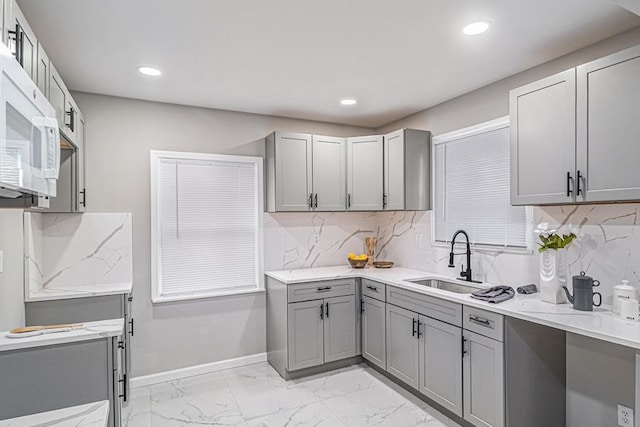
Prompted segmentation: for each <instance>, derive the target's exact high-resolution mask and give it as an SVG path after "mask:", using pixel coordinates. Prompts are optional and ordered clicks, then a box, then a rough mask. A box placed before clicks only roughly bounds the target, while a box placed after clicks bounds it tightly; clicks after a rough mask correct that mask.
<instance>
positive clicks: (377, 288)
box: [362, 279, 387, 302]
mask: <svg viewBox="0 0 640 427" xmlns="http://www.w3.org/2000/svg"><path fill="white" fill-rule="evenodd" d="M386 287H387V285H385V284H384V283H380V282H374V281H373V280H369V279H362V295H366V296H368V297H371V298H374V299H377V300H378V301H382V302H385V301H386V300H387V294H386Z"/></svg>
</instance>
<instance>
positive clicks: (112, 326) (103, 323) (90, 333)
mask: <svg viewBox="0 0 640 427" xmlns="http://www.w3.org/2000/svg"><path fill="white" fill-rule="evenodd" d="M6 333H7V331H3V332H0V352H3V351H13V350H23V349H28V348H35V347H45V346H51V345H57V344H67V343H74V342H80V341H89V340H95V339H101V338H109V337H117V336H120V335H122V334H123V333H124V319H122V318H120V319H109V320H100V321H97V322H84V328H82V329H74V330H72V331H69V332H55V333H51V334H42V335H36V336H32V337H25V338H7V336H6Z"/></svg>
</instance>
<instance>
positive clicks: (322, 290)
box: [318, 286, 331, 292]
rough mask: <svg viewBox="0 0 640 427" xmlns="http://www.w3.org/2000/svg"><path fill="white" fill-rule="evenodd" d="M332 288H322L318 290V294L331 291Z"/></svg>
mask: <svg viewBox="0 0 640 427" xmlns="http://www.w3.org/2000/svg"><path fill="white" fill-rule="evenodd" d="M330 290H331V286H324V287H322V288H318V292H324V291H330Z"/></svg>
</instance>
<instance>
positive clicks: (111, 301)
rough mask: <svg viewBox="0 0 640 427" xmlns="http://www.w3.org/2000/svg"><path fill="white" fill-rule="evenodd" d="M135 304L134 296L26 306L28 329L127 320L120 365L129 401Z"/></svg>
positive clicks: (105, 297) (41, 302) (64, 300)
mask: <svg viewBox="0 0 640 427" xmlns="http://www.w3.org/2000/svg"><path fill="white" fill-rule="evenodd" d="M132 301H133V298H132V297H131V295H130V294H119V295H102V296H97V297H88V298H71V299H60V300H51V301H37V302H27V303H25V322H26V325H27V326H35V325H51V324H60V323H82V322H93V321H97V320H108V319H117V318H123V319H124V321H125V325H124V329H125V330H124V336H123V337H121V338H122V339H121V342H120V343H119V347H120V348H121V349H122V350H123V351H122V352H121V356H120V357H121V359H122V360H121V361H120V363H121V368H122V369H121V370H122V376H123V378H122V379H123V383H122V384H123V387H124V389H123V395H124V396H123V398H124V400H125V401H127V400H128V399H129V391H130V386H129V380H130V372H131V336H133V333H134V329H133V316H132V312H131V302H132Z"/></svg>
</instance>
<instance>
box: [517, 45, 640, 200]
mask: <svg viewBox="0 0 640 427" xmlns="http://www.w3.org/2000/svg"><path fill="white" fill-rule="evenodd" d="M638 75H640V46H636V47H632V48H630V49H626V50H623V51H621V52H618V53H615V54H613V55H609V56H607V57H604V58H601V59H598V60H595V61H592V62H590V63H588V64H584V65H581V66H579V67H577V68H573V69H571V70H567V71H565V72H562V73H559V74H556V75H554V76H551V77H548V78H546V79H543V80H540V81H537V82H534V83H531V84H529V85H526V86H523V87H521V88H518V89H514V90H512V91H511V94H510V110H511V111H510V113H511V204H512V205H544V204H563V203H590V202H607V201H608V202H617V201H635V200H640V171H639V170H638V168H637V164H636V163H637V161H636V160H637V159H638V158H640V145H639V144H638V143H637V141H638V140H639V139H640V121H639V120H638V117H637V112H638V111H640V79H638ZM613 171H615V173H612V172H613Z"/></svg>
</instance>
